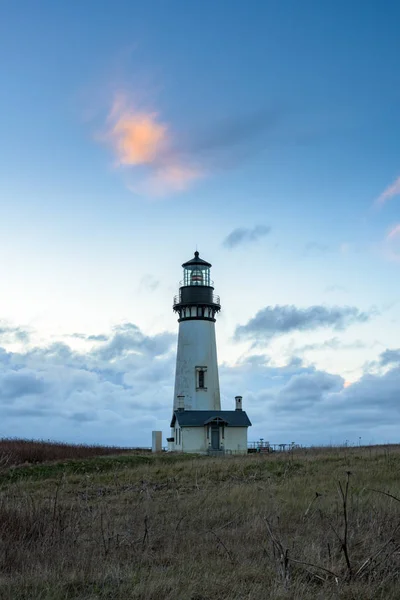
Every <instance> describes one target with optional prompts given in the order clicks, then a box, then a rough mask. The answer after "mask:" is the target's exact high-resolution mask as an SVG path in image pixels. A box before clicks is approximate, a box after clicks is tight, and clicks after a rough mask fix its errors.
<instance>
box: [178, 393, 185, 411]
mask: <svg viewBox="0 0 400 600" xmlns="http://www.w3.org/2000/svg"><path fill="white" fill-rule="evenodd" d="M177 398H178V410H179V412H182V411H183V410H185V396H177Z"/></svg>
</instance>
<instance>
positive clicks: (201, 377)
mask: <svg viewBox="0 0 400 600" xmlns="http://www.w3.org/2000/svg"><path fill="white" fill-rule="evenodd" d="M206 372H207V367H196V389H198V390H206V389H207V386H206Z"/></svg>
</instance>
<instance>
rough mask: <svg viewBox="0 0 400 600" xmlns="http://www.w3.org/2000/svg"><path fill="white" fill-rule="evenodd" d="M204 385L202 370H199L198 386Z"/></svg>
mask: <svg viewBox="0 0 400 600" xmlns="http://www.w3.org/2000/svg"><path fill="white" fill-rule="evenodd" d="M203 387H204V371H199V388H203Z"/></svg>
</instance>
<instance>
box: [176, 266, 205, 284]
mask: <svg viewBox="0 0 400 600" xmlns="http://www.w3.org/2000/svg"><path fill="white" fill-rule="evenodd" d="M183 285H206V286H210V285H211V279H210V268H209V267H204V266H203V265H190V266H188V267H185V268H184V269H183Z"/></svg>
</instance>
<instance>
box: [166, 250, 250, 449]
mask: <svg viewBox="0 0 400 600" xmlns="http://www.w3.org/2000/svg"><path fill="white" fill-rule="evenodd" d="M182 267H183V281H181V285H180V288H179V294H178V295H177V296H175V298H174V304H173V310H174V311H175V312H176V313H177V314H178V317H179V318H178V322H179V334H178V349H177V356H176V372H175V388H174V402H173V416H172V420H171V437H169V438H167V439H168V444H169V449H170V450H173V451H181V452H197V453H217V454H221V453H223V454H225V453H226V452H229V453H232V452H234V453H246V452H247V428H248V427H249V426H250V425H251V423H250V421H249V418H248V416H247V414H246V413H245V412H244V411H243V410H242V397H241V396H237V397H236V409H235V410H228V411H227V410H225V411H224V410H221V399H220V391H219V378H218V362H217V344H216V338H215V320H216V319H215V317H216V315H217V313H218V312H219V311H220V310H221V305H220V300H219V296H216V295H215V294H214V285H213V281H211V278H210V268H211V264H210V263H209V262H207V261H205V260H203V259H202V258H200V256H199V253H198V252H197V251H196V252H195V253H194V258H192V259H191V260H189V261H187V262H185V263H183V265H182Z"/></svg>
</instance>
